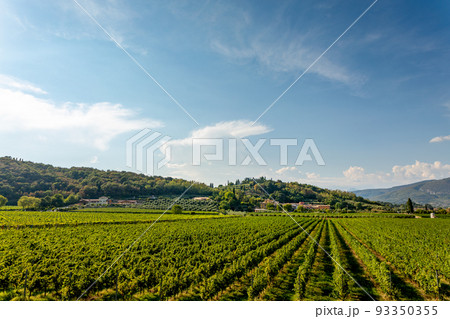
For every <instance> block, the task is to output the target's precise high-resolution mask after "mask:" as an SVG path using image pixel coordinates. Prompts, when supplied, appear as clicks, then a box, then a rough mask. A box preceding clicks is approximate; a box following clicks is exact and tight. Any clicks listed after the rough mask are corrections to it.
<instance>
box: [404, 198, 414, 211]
mask: <svg viewBox="0 0 450 319" xmlns="http://www.w3.org/2000/svg"><path fill="white" fill-rule="evenodd" d="M406 212H407V213H408V214H413V213H414V206H413V203H412V201H411V198H408V201H407V202H406Z"/></svg>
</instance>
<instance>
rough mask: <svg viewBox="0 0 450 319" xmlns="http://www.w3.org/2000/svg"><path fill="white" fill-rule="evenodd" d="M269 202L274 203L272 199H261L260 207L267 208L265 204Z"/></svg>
mask: <svg viewBox="0 0 450 319" xmlns="http://www.w3.org/2000/svg"><path fill="white" fill-rule="evenodd" d="M269 203H270V204H273V205H275V201H274V200H271V199H266V200H265V201H263V202H262V203H261V209H267V204H269Z"/></svg>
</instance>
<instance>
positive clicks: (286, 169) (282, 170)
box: [275, 166, 298, 175]
mask: <svg viewBox="0 0 450 319" xmlns="http://www.w3.org/2000/svg"><path fill="white" fill-rule="evenodd" d="M296 171H298V167H295V166H285V167H282V168H280V169H278V170H276V171H275V173H277V174H280V175H282V174H284V173H286V172H296Z"/></svg>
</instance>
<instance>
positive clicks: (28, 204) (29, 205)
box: [17, 196, 41, 210]
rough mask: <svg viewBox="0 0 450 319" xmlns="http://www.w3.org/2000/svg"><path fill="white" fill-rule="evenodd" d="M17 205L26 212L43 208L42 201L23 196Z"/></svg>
mask: <svg viewBox="0 0 450 319" xmlns="http://www.w3.org/2000/svg"><path fill="white" fill-rule="evenodd" d="M17 204H18V205H19V206H21V207H22V208H23V209H24V210H38V209H39V207H40V206H41V200H40V199H39V198H35V197H29V196H22V197H21V198H20V199H19V201H18V203H17Z"/></svg>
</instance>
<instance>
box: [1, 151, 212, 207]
mask: <svg viewBox="0 0 450 319" xmlns="http://www.w3.org/2000/svg"><path fill="white" fill-rule="evenodd" d="M189 185H191V182H189V181H186V180H183V179H177V178H171V177H159V176H146V175H144V174H136V173H132V172H125V171H123V172H118V171H109V170H108V171H102V170H98V169H94V168H88V167H72V168H61V167H54V166H52V165H46V164H38V163H33V162H27V161H22V160H16V159H13V158H11V157H1V158H0V195H3V196H5V197H6V198H8V201H9V204H15V203H16V202H17V200H18V199H19V198H20V197H21V196H23V195H27V196H34V197H38V198H44V197H46V196H52V195H54V194H62V195H63V196H64V197H66V196H68V195H70V194H74V195H78V196H79V197H80V198H98V197H100V196H108V197H112V198H117V199H120V198H138V197H148V196H151V195H180V194H181V193H182V192H183V191H184V190H185V189H186V188H187V187H189ZM212 193H213V189H212V188H210V187H209V186H207V185H205V184H195V185H194V186H192V188H191V189H190V190H189V194H195V195H206V196H208V195H211V194H212Z"/></svg>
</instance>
